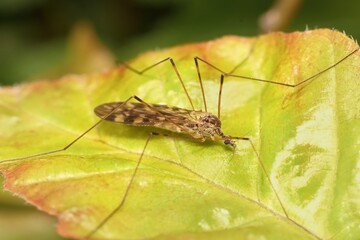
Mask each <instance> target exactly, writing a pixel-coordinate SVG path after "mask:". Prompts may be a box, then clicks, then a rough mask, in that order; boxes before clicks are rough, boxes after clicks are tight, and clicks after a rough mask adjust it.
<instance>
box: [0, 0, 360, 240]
mask: <svg viewBox="0 0 360 240" xmlns="http://www.w3.org/2000/svg"><path fill="white" fill-rule="evenodd" d="M291 1H292V0H284V1H282V2H283V3H284V2H291ZM273 4H275V1H266V0H257V1H254V0H252V1H250V0H248V1H235V0H234V1H230V0H222V1H211V0H197V1H194V0H192V1H191V0H178V1H166V0H152V1H150V0H133V1H130V0H129V1H125V0H122V1H115V0H103V1H86V0H78V1H74V0H62V1H50V0H0V85H12V84H14V83H18V82H23V81H29V80H35V79H40V78H50V79H53V78H57V77H60V76H62V75H64V74H68V73H89V72H96V71H100V70H102V69H105V68H108V67H111V66H113V65H114V63H115V61H116V60H127V59H130V58H132V57H134V56H136V55H138V54H140V53H141V52H143V51H145V50H152V49H157V48H164V47H169V46H172V45H177V44H181V43H186V42H196V41H204V40H210V39H213V38H217V37H220V36H222V35H228V34H236V35H243V36H255V35H257V34H259V33H260V32H261V31H260V28H259V17H260V16H261V15H262V14H264V13H265V12H266V11H267V10H268V9H270V8H271V7H272V5H273ZM359 9H360V1H355V0H343V1H335V0H317V1H304V2H302V5H301V7H299V8H297V11H294V12H293V13H291V14H290V19H292V21H290V20H289V21H288V22H287V24H285V25H287V26H285V27H281V28H279V29H282V30H284V31H287V32H289V31H296V30H299V31H302V30H305V29H306V28H309V29H314V28H324V27H326V28H335V29H337V30H340V31H345V32H346V33H347V34H350V35H352V36H353V37H354V38H355V39H359V37H360V28H359V27H358V23H360V14H359ZM285 13H286V11H285ZM0 114H1V113H0ZM0 181H1V179H0ZM0 190H1V189H0ZM55 224H56V221H55V219H53V218H51V217H49V216H47V215H46V214H43V213H41V212H39V211H37V210H36V209H34V208H33V207H30V206H27V205H25V204H24V203H23V201H22V200H19V199H16V198H14V197H12V196H11V195H10V194H8V193H1V191H0V239H5V240H7V239H10V240H12V239H27V240H30V239H61V238H60V237H58V236H57V234H56V233H55Z"/></svg>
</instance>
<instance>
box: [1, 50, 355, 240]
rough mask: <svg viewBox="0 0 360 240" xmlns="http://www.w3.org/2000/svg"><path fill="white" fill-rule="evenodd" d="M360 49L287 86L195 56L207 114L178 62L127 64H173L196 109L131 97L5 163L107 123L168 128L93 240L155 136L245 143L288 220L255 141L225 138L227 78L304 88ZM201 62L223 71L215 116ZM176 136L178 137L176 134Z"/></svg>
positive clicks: (107, 105) (98, 110)
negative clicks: (85, 126)
mask: <svg viewBox="0 0 360 240" xmlns="http://www.w3.org/2000/svg"><path fill="white" fill-rule="evenodd" d="M358 50H359V48H357V49H355V50H353V51H352V52H351V53H349V54H347V55H346V56H344V57H343V58H341V59H340V60H338V61H337V62H336V63H335V64H333V65H331V66H329V67H327V68H325V69H323V70H322V71H320V72H318V73H317V74H315V75H313V76H311V77H309V78H306V79H304V80H302V81H300V82H299V83H297V84H285V83H281V82H277V81H270V80H264V79H258V78H251V77H246V76H239V75H236V74H233V72H234V71H235V69H236V68H237V67H238V66H239V65H238V66H236V67H235V68H234V69H233V70H232V71H230V72H224V71H222V70H220V69H219V68H217V67H216V66H214V65H212V64H211V63H209V62H207V61H205V60H203V59H201V58H199V57H195V58H194V60H195V66H196V69H197V74H198V78H199V85H200V88H201V92H202V96H203V103H204V111H201V110H195V108H194V104H193V102H192V100H191V98H190V96H189V93H188V91H187V89H186V87H185V85H184V83H183V80H182V78H181V75H180V73H179V71H178V69H177V66H176V64H175V62H174V61H173V60H172V59H171V58H166V59H164V60H161V61H159V62H157V63H155V64H153V65H151V66H149V67H147V68H145V69H144V70H142V71H138V70H136V69H134V68H132V67H131V66H129V65H126V64H124V66H125V67H127V68H128V69H129V70H131V71H134V72H136V73H137V74H140V75H141V74H143V73H144V72H146V71H148V70H150V69H152V68H154V67H156V66H158V65H159V64H161V63H164V62H167V61H169V62H170V63H171V65H172V68H173V69H174V71H175V73H176V75H177V77H178V79H179V82H180V84H181V86H182V88H183V91H184V92H185V93H186V95H187V98H188V100H189V102H190V104H191V106H192V109H191V110H189V109H184V108H179V107H171V106H167V105H159V104H149V103H147V102H145V101H143V100H142V99H141V98H139V97H138V96H131V97H129V98H128V99H127V100H126V101H124V102H111V103H105V104H102V105H100V106H97V107H96V108H95V110H94V111H95V113H96V115H97V116H99V117H100V118H101V119H100V120H99V121H98V122H96V123H95V124H94V125H93V126H91V127H90V128H89V129H87V130H86V131H85V132H84V133H82V134H81V135H80V136H78V137H77V138H75V139H74V140H73V141H71V142H70V143H69V144H67V145H66V146H65V147H63V148H60V149H56V150H53V151H48V152H44V153H40V154H34V155H31V156H26V157H22V158H16V159H9V160H5V161H3V162H2V163H6V162H12V161H18V160H23V159H27V158H33V157H38V156H44V155H49V154H53V153H57V152H62V151H65V150H67V149H68V148H69V147H71V146H72V145H73V144H75V143H76V142H77V141H78V140H80V139H81V138H82V137H83V136H85V135H86V134H87V133H88V132H89V131H91V130H92V129H94V128H95V127H97V126H98V125H99V124H100V123H102V122H103V121H104V120H105V121H110V122H115V123H122V124H128V125H133V126H152V127H155V128H158V129H164V130H167V131H168V132H167V133H165V134H164V133H158V132H150V133H149V136H148V138H147V140H146V143H145V145H144V147H143V150H142V152H141V155H140V157H139V159H138V162H137V164H136V166H135V168H134V170H133V172H132V175H131V178H130V181H129V183H128V185H127V187H126V190H125V194H124V195H123V197H122V199H121V201H120V202H119V204H118V206H117V207H116V208H115V209H114V210H113V211H112V212H111V213H109V215H108V216H106V217H105V218H104V219H103V221H102V222H101V223H99V224H98V225H97V227H96V228H94V229H93V230H92V231H91V232H90V233H88V235H87V236H86V237H85V238H86V239H90V238H91V237H93V236H94V235H95V234H96V233H97V232H98V230H99V229H100V228H102V227H103V226H104V225H105V224H106V223H107V222H108V221H109V219H111V218H112V217H113V216H114V215H115V214H116V213H117V212H118V211H119V210H120V209H121V208H122V207H123V205H124V203H125V201H126V198H127V196H128V193H129V191H130V190H131V186H132V184H133V182H134V179H135V177H136V174H137V170H138V169H139V166H140V164H141V161H142V158H143V156H144V152H145V151H146V148H147V146H148V143H149V141H150V139H151V138H152V136H154V135H162V136H165V137H175V138H185V139H191V140H194V141H199V142H204V141H206V140H210V141H220V140H221V141H223V142H224V143H225V144H226V145H230V146H231V147H232V149H233V150H234V149H235V148H236V140H243V141H247V142H249V143H250V145H251V147H252V149H253V151H254V154H255V155H256V158H257V160H258V162H259V164H260V166H261V168H262V169H263V172H264V174H265V176H266V178H267V181H268V182H269V184H270V186H271V188H272V191H273V192H274V194H275V195H276V198H277V201H278V202H279V204H280V205H281V208H282V211H283V213H284V215H285V216H286V217H288V213H287V211H286V209H285V207H284V205H283V203H282V201H281V199H280V197H279V196H278V194H277V191H276V190H275V187H274V185H273V184H272V182H271V179H270V177H269V175H268V174H267V172H266V169H265V167H264V165H263V162H262V160H261V159H260V157H259V154H258V153H257V151H256V149H255V147H254V144H253V143H252V141H251V139H250V138H248V137H234V136H230V135H225V134H224V133H223V131H222V129H221V120H220V112H221V111H220V110H221V95H222V86H223V83H224V79H225V77H229V76H231V77H235V78H242V79H247V80H250V81H259V82H264V83H268V84H276V85H281V86H284V87H292V88H295V87H297V86H300V85H303V84H305V83H307V82H310V81H311V80H313V79H315V78H316V77H318V76H319V75H321V74H322V73H324V72H326V71H328V70H329V69H331V68H334V67H335V66H337V65H338V64H340V63H341V62H343V61H344V60H345V59H347V58H348V57H350V56H351V55H353V54H354V53H355V52H357V51H358ZM199 62H203V63H205V64H207V65H208V66H210V67H212V68H214V69H215V70H217V71H219V72H220V74H221V76H220V86H219V94H218V106H217V109H218V112H217V115H214V114H212V113H209V112H208V110H207V104H206V98H205V94H204V88H203V83H202V77H201V73H200V69H199ZM130 100H136V102H131V101H130ZM173 133H174V134H173Z"/></svg>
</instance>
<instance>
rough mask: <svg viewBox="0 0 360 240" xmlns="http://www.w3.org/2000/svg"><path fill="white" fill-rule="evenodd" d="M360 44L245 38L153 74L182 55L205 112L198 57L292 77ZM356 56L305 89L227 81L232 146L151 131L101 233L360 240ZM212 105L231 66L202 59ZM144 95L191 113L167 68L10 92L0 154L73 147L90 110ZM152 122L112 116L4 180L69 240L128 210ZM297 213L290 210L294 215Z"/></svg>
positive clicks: (294, 36) (7, 168) (0, 128)
mask: <svg viewBox="0 0 360 240" xmlns="http://www.w3.org/2000/svg"><path fill="white" fill-rule="evenodd" d="M356 48H357V45H356V44H355V43H354V42H353V41H352V40H351V39H349V38H348V37H346V36H345V35H343V34H341V33H339V32H335V31H330V30H316V31H306V32H304V33H291V34H284V33H273V34H269V35H264V36H260V37H258V38H242V37H236V36H228V37H223V38H220V39H218V40H214V41H209V42H204V43H197V44H189V45H184V46H178V47H174V48H171V49H167V50H162V51H154V52H148V53H145V54H143V55H141V56H140V57H138V58H137V59H135V60H133V61H131V62H130V65H131V66H132V67H135V68H137V69H143V68H145V67H147V66H149V65H151V64H153V63H155V62H157V61H160V60H162V59H164V58H166V57H169V56H171V57H172V58H173V59H174V60H175V62H176V64H177V66H178V68H179V72H180V74H181V76H182V77H183V79H184V82H185V85H186V86H187V89H188V92H189V94H190V96H191V99H192V100H193V102H194V105H195V107H196V109H203V108H204V107H203V103H202V96H201V91H200V88H199V85H198V78H197V73H196V68H195V65H194V61H193V56H199V57H201V58H203V59H205V60H206V61H209V62H210V63H211V64H213V65H215V66H216V67H218V68H220V69H221V70H223V71H225V72H229V71H231V70H232V69H233V68H234V67H235V66H237V65H238V64H240V63H241V62H243V61H244V60H245V61H244V62H243V63H242V64H241V65H240V66H239V67H238V68H237V69H236V71H235V72H234V74H238V75H243V76H249V77H255V78H261V79H269V80H273V81H279V82H282V83H288V84H293V83H297V82H300V81H301V80H303V79H306V78H307V77H310V76H312V75H314V74H316V73H318V72H320V71H321V70H323V69H325V68H327V67H329V66H331V65H332V64H334V63H336V62H337V61H339V60H340V59H341V58H343V57H344V56H346V55H347V54H349V53H350V52H352V51H353V50H354V49H356ZM359 61H360V58H359V53H355V54H353V55H352V56H350V57H349V58H347V59H346V60H345V61H343V62H342V63H340V64H339V65H337V66H336V67H335V68H332V69H331V70H329V71H327V72H325V73H324V74H322V75H320V76H319V77H317V78H315V79H314V80H313V81H309V82H307V83H306V84H303V85H300V86H298V87H296V88H291V87H285V86H280V85H275V84H269V83H263V82H255V81H250V80H244V79H241V78H235V77H226V78H225V83H224V91H223V98H222V105H221V116H222V118H221V119H222V125H223V127H222V129H223V131H224V132H225V134H229V135H231V136H247V137H250V138H251V140H252V142H253V143H254V145H255V149H256V153H258V154H259V156H260V159H261V161H262V162H263V164H264V166H265V168H266V172H267V174H268V175H269V177H270V179H271V182H272V184H273V188H274V189H275V190H276V193H277V194H278V195H279V198H280V199H281V201H282V204H283V207H284V209H285V210H283V209H282V207H281V205H280V203H279V200H278V199H277V198H276V195H275V193H274V190H273V189H272V187H271V184H270V183H269V181H268V180H267V178H266V175H265V173H264V171H263V170H262V168H261V167H260V165H259V163H258V158H257V157H256V153H255V152H254V151H253V149H252V147H251V144H250V143H249V142H248V141H237V148H236V151H235V153H234V152H233V151H232V149H231V148H229V146H225V145H224V144H223V143H221V142H206V143H197V142H193V141H189V140H185V139H178V138H176V139H173V138H165V137H153V138H151V140H150V143H149V145H148V147H147V148H146V151H145V153H144V158H143V161H142V163H141V165H140V167H139V171H138V173H137V175H136V177H135V180H134V184H133V185H132V186H131V188H130V191H129V194H128V196H127V199H126V201H125V204H124V206H123V207H122V208H121V209H120V210H119V211H118V212H116V214H115V215H114V216H113V217H112V218H111V219H110V220H109V221H108V222H106V223H105V225H104V226H102V227H101V228H100V229H99V230H98V231H97V232H96V233H95V235H93V236H92V239H144V238H157V239H224V238H228V239H250V238H251V239H259V238H266V239H280V238H284V237H286V238H288V239H314V238H317V239H328V238H333V239H356V238H358V237H359V236H360V228H359V226H360V218H359V211H360V202H359V201H358V199H360V191H359V190H360V183H359V181H358V178H359V177H358V175H359V143H360V138H359V136H360V134H359V133H360V128H359V126H360V124H359V123H360V120H359V119H360V116H359V113H360V107H359V104H358V103H359V100H360V91H359V90H358V89H359V81H358V72H359V66H360V64H359ZM200 70H201V74H202V77H203V79H204V86H205V92H206V99H207V104H208V111H210V112H212V113H214V114H216V113H217V95H218V86H219V79H220V73H219V72H217V71H216V70H214V69H212V68H210V67H209V66H206V65H205V64H203V63H200ZM134 94H136V95H137V96H139V97H140V98H142V99H143V100H144V101H146V102H148V103H164V104H167V105H169V106H178V107H184V108H188V109H191V106H190V104H189V102H188V101H187V98H186V95H185V93H184V92H183V90H182V88H181V85H180V83H179V81H178V79H177V77H176V74H175V72H174V71H173V69H172V67H171V64H170V63H163V64H161V65H159V66H157V67H156V68H154V69H152V70H150V71H148V72H146V73H145V74H144V75H143V76H139V75H137V74H135V73H134V72H131V71H129V70H127V69H126V68H124V67H118V68H116V69H113V70H111V71H109V72H106V73H103V74H94V75H84V76H75V75H69V76H66V77H64V78H62V79H59V80H57V81H38V82H33V83H31V84H24V85H19V86H14V87H7V88H2V89H1V90H0V96H1V97H0V99H1V100H0V114H1V115H0V132H1V139H0V145H1V146H2V147H1V152H0V159H3V160H5V159H9V158H16V157H23V156H28V155H32V154H37V153H42V152H45V151H50V150H54V149H58V148H61V147H64V146H65V145H67V144H68V143H70V142H71V141H72V140H73V139H75V138H76V137H78V136H79V135H80V134H81V133H83V132H84V131H85V130H86V129H88V128H89V127H90V126H92V125H93V124H94V123H95V122H96V121H98V118H97V117H96V116H95V114H93V108H94V107H96V106H97V105H100V104H102V103H105V102H113V101H124V100H126V99H127V98H128V97H130V96H132V95H134ZM153 130H154V129H151V128H145V127H144V128H141V127H135V126H126V125H121V124H116V123H111V122H104V123H102V124H101V125H100V126H98V127H97V128H95V129H94V130H92V131H91V132H90V133H88V134H87V135H86V136H85V137H84V138H82V139H81V140H80V141H79V142H77V143H75V144H74V145H73V146H72V147H70V148H69V149H68V150H66V151H64V152H61V153H57V154H50V155H47V156H41V157H33V158H30V159H23V160H19V161H12V162H4V161H3V163H2V164H1V165H0V170H1V172H2V173H3V175H4V177H5V178H6V184H5V188H6V189H8V190H10V191H12V192H14V193H15V194H17V195H19V196H21V197H22V198H24V199H26V201H27V202H29V203H31V204H34V205H36V206H37V207H38V208H39V209H41V210H42V211H46V212H48V213H49V214H52V215H56V216H57V217H58V219H59V226H58V230H59V232H60V234H61V235H63V236H66V237H71V238H83V237H84V236H86V235H87V234H88V233H89V232H91V231H92V230H94V229H95V228H96V227H97V226H98V225H99V223H100V222H101V221H102V220H103V219H104V218H105V217H106V216H108V215H109V214H110V212H112V211H113V210H114V209H115V208H116V207H117V206H118V204H119V202H120V201H121V199H122V196H123V195H124V192H125V190H126V187H127V185H128V183H129V180H130V178H131V175H132V173H133V171H134V168H135V165H136V163H137V161H138V160H139V157H140V155H141V152H142V151H143V149H144V146H145V142H146V139H147V137H148V133H149V131H153ZM286 214H287V215H288V216H286Z"/></svg>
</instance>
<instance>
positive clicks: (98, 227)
mask: <svg viewBox="0 0 360 240" xmlns="http://www.w3.org/2000/svg"><path fill="white" fill-rule="evenodd" d="M152 135H153V133H150V134H149V136H148V137H147V139H146V142H145V146H144V148H143V150H142V152H141V155H140V157H139V160H138V161H137V163H136V166H135V169H134V171H133V173H132V174H131V178H130V181H129V183H128V185H127V187H126V189H125V193H124V195H123V197H122V199H121V201H120V203H119V204H118V205H117V206H116V208H114V210H112V212H111V213H110V214H109V215H107V216H106V217H105V218H104V219H103V220H102V221H101V222H100V224H98V225H97V226H96V228H94V229H93V230H91V232H89V233H88V234H87V235H86V236H85V239H90V238H91V237H92V236H93V235H94V234H95V233H96V232H97V231H98V230H99V229H100V228H101V227H103V226H104V225H105V224H106V223H107V222H108V221H109V219H110V218H112V217H113V216H114V215H115V214H116V213H117V212H118V211H119V210H120V209H121V208H122V206H124V204H125V200H126V198H127V196H128V194H129V191H130V189H131V186H132V184H133V182H134V179H135V176H136V173H137V171H138V169H139V166H140V164H141V160H142V158H143V156H144V153H145V150H146V147H147V146H148V144H149V141H150V139H151V136H152Z"/></svg>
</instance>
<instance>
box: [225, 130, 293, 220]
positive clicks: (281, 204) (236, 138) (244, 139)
mask: <svg viewBox="0 0 360 240" xmlns="http://www.w3.org/2000/svg"><path fill="white" fill-rule="evenodd" d="M222 140H225V143H226V141H229V140H243V141H248V142H249V143H250V145H251V148H252V149H253V151H254V153H255V155H256V158H257V160H258V163H259V165H260V167H261V168H262V170H263V172H264V174H265V176H266V179H267V180H268V182H269V184H270V187H271V189H272V191H273V192H274V194H275V196H276V198H277V200H278V202H279V204H280V206H281V208H282V210H283V212H284V214H285V216H286V217H287V218H289V215H288V213H287V211H286V209H285V207H284V204H283V203H282V201H281V199H280V196H279V195H278V193H277V191H276V189H275V187H274V184H273V183H272V181H271V179H270V176H269V174H268V173H267V171H266V168H265V165H264V163H263V161H262V160H261V158H260V155H259V153H258V152H257V151H256V148H255V146H254V143H253V142H252V141H251V139H250V138H248V137H231V136H226V137H224V138H223V139H222ZM228 144H230V143H228Z"/></svg>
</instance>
